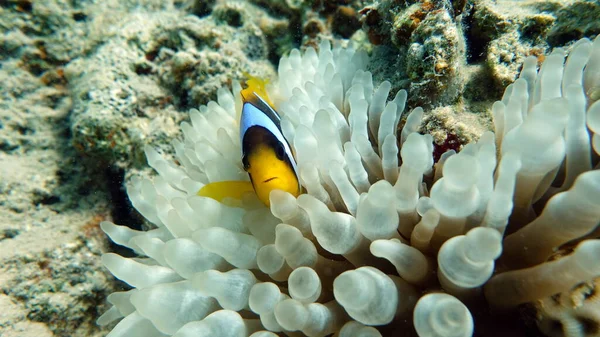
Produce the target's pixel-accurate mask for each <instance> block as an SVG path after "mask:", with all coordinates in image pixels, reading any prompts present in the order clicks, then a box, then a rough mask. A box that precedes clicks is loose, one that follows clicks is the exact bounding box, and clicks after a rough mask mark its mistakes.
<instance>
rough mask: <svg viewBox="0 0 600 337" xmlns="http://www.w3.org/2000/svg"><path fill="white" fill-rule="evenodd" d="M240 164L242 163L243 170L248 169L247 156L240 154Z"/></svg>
mask: <svg viewBox="0 0 600 337" xmlns="http://www.w3.org/2000/svg"><path fill="white" fill-rule="evenodd" d="M242 164H243V165H244V171H248V170H249V169H250V163H249V162H248V156H246V155H243V156H242Z"/></svg>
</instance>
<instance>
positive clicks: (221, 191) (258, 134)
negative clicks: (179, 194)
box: [198, 78, 301, 207]
mask: <svg viewBox="0 0 600 337" xmlns="http://www.w3.org/2000/svg"><path fill="white" fill-rule="evenodd" d="M246 84H247V86H248V87H247V88H246V89H243V90H242V91H241V92H240V93H241V95H242V100H243V106H242V113H241V118H240V141H241V144H242V153H241V155H242V163H243V166H244V170H245V171H246V172H248V175H249V177H250V181H251V184H252V189H253V190H254V192H255V193H256V195H257V197H258V199H259V200H260V201H262V202H263V203H264V204H265V205H266V206H267V207H269V206H270V200H269V195H270V194H271V191H272V190H276V189H278V190H282V191H285V192H288V193H290V194H292V195H293V196H298V195H299V194H300V189H301V188H300V183H299V180H298V173H297V168H296V161H295V159H294V156H293V153H292V150H291V147H290V145H289V143H288V142H287V140H286V139H285V137H284V136H283V133H282V132H281V124H280V120H281V119H280V117H279V114H277V112H276V111H275V109H274V108H273V104H272V103H271V102H270V100H269V97H268V95H267V93H266V91H265V87H264V86H265V82H264V81H261V80H259V79H256V78H250V79H249V80H248V81H247V82H246ZM247 191H248V186H247V184H244V182H217V183H211V184H208V185H206V186H205V187H203V188H202V189H201V190H200V191H199V192H198V195H202V196H208V197H211V198H213V199H217V200H219V201H221V200H220V199H222V198H223V197H227V196H230V197H233V198H239V197H240V196H241V194H242V193H244V192H247Z"/></svg>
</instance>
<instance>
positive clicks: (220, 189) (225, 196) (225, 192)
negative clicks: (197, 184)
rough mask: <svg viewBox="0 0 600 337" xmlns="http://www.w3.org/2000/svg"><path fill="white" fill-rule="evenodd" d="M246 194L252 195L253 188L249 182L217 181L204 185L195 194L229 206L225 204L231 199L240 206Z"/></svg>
mask: <svg viewBox="0 0 600 337" xmlns="http://www.w3.org/2000/svg"><path fill="white" fill-rule="evenodd" d="M246 193H252V194H254V186H252V183H251V182H249V181H217V182H214V183H210V184H206V185H204V187H202V188H201V189H200V191H198V193H196V194H197V195H199V196H201V197H208V198H211V199H214V200H216V201H218V202H222V203H225V204H231V202H227V201H228V200H229V201H231V199H233V201H234V203H235V204H241V201H242V197H243V196H244V194H246Z"/></svg>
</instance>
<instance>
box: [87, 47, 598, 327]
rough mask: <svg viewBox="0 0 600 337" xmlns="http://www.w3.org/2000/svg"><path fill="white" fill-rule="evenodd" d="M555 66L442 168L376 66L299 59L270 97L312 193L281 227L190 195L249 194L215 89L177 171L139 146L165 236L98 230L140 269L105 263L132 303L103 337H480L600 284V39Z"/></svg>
mask: <svg viewBox="0 0 600 337" xmlns="http://www.w3.org/2000/svg"><path fill="white" fill-rule="evenodd" d="M564 61H565V51H563V50H562V49H556V50H555V51H554V52H553V53H552V54H551V55H550V56H548V57H547V59H546V61H545V62H544V63H543V65H542V66H541V69H540V70H539V71H538V70H537V62H536V59H535V58H534V57H532V58H528V59H527V60H526V61H525V64H524V67H523V71H522V72H521V76H520V78H519V79H518V80H517V81H515V83H514V84H512V85H510V86H509V87H508V88H507V90H506V92H505V95H504V97H503V98H502V100H501V101H498V102H496V103H495V104H494V106H493V113H494V125H495V133H492V132H487V133H484V134H483V135H482V136H481V138H480V139H479V141H478V142H477V143H471V144H468V145H466V146H465V147H464V148H463V149H462V150H461V151H460V152H458V153H455V152H454V151H449V152H447V153H445V154H444V155H443V156H442V158H441V159H440V161H439V162H437V163H435V164H434V162H433V157H432V151H433V146H432V137H431V136H429V135H422V134H419V133H418V130H419V126H420V123H421V118H422V116H423V109H421V108H416V109H414V110H412V111H411V112H410V113H409V114H408V117H407V119H406V123H405V126H404V127H403V128H402V129H401V131H398V124H399V121H400V119H401V117H402V115H403V112H404V107H405V102H406V99H407V94H406V92H405V91H399V92H398V93H397V94H396V95H395V96H394V97H393V99H391V100H388V96H389V94H390V88H391V85H390V83H389V82H383V83H381V84H379V85H374V84H373V82H372V77H371V74H370V73H369V72H366V71H364V69H365V66H366V65H367V62H368V57H367V55H366V53H364V52H362V51H355V50H354V49H352V48H341V47H335V48H331V46H330V45H329V44H328V42H323V43H322V44H321V45H320V47H319V51H318V52H316V51H315V50H314V49H312V48H308V49H307V50H306V51H305V52H304V53H300V52H299V51H298V50H294V51H292V52H291V53H290V55H289V56H287V57H283V58H282V59H281V61H280V64H279V80H278V82H277V83H274V84H273V85H272V86H271V87H270V88H269V94H270V96H271V99H272V100H273V102H274V103H275V106H276V108H277V110H278V111H279V112H280V114H281V126H282V130H283V133H284V135H285V137H286V138H287V139H288V141H289V143H290V145H291V146H292V147H293V149H294V152H295V155H296V159H297V165H298V170H299V175H300V180H301V184H302V186H303V188H304V189H305V190H306V193H305V194H301V195H300V196H299V197H298V198H295V197H293V196H291V195H289V194H287V193H285V192H281V191H273V193H271V195H270V209H269V208H266V207H265V206H264V205H263V204H262V203H260V202H258V201H257V199H256V197H254V196H252V195H247V196H245V197H244V198H243V199H242V201H241V202H237V203H235V202H233V201H230V202H224V203H220V202H217V201H215V200H213V199H210V198H206V197H200V196H197V195H196V193H197V192H198V190H199V189H200V188H202V187H203V186H204V185H206V184H208V183H210V182H216V181H223V180H247V179H248V177H247V174H246V173H245V172H244V170H243V166H242V162H241V158H240V141H239V133H238V120H239V113H240V111H241V98H240V95H239V92H240V87H239V85H238V84H234V88H233V94H232V93H231V92H230V91H228V90H227V89H221V90H219V92H218V97H217V101H216V102H209V103H208V104H207V105H206V106H202V107H200V109H199V110H192V111H191V112H190V119H191V123H187V122H184V123H182V125H181V128H182V131H183V136H184V138H183V140H182V141H175V142H174V148H175V153H176V158H177V162H178V164H175V163H173V162H172V161H170V160H167V159H164V158H163V157H162V156H161V155H160V154H159V153H158V152H156V151H155V150H154V149H152V148H149V147H148V148H146V155H147V158H148V163H149V164H150V166H152V167H153V168H154V169H155V170H156V171H157V172H158V175H157V176H156V177H154V178H153V179H132V180H131V182H130V184H129V185H128V186H127V192H128V194H129V197H130V199H131V201H132V203H133V205H134V207H135V208H136V209H137V210H138V211H139V212H140V213H141V214H142V215H143V216H144V217H145V218H146V219H147V220H148V221H149V222H151V223H153V224H154V225H156V228H155V229H152V230H149V231H135V230H132V229H129V228H128V227H125V226H118V225H115V224H112V223H108V222H104V223H103V224H102V225H101V226H102V229H103V230H104V231H105V232H106V233H107V234H108V236H110V238H111V239H112V240H113V241H114V242H116V243H117V244H120V245H123V246H126V247H129V248H131V249H133V250H134V251H135V252H136V253H138V254H139V255H140V257H136V258H125V257H121V256H119V255H116V254H113V253H109V254H106V255H104V256H103V258H102V259H103V263H104V264H105V265H106V267H107V268H108V269H109V270H110V271H111V273H113V274H114V275H115V276H116V277H117V278H119V279H121V280H123V281H125V282H126V283H128V284H129V285H131V286H132V287H133V289H131V290H129V291H125V292H118V293H113V294H112V295H110V296H109V297H108V301H109V302H110V303H111V304H112V305H113V307H112V308H111V309H110V310H109V311H108V312H106V313H105V314H104V315H103V316H102V317H100V318H99V319H98V323H99V324H102V325H104V324H108V323H110V322H112V321H114V320H118V319H121V321H120V322H119V323H118V324H117V325H116V327H115V328H114V329H113V330H112V332H111V333H110V334H109V336H111V337H115V336H128V337H131V336H144V337H146V336H171V335H172V336H178V337H183V336H248V335H252V336H275V333H283V334H286V335H293V336H296V335H300V334H299V333H298V332H296V331H299V332H301V333H302V334H305V335H308V336H326V335H329V334H332V333H335V334H336V335H337V336H357V335H361V336H382V334H385V332H384V331H390V330H389V329H390V327H392V328H391V329H392V330H391V331H394V330H395V329H396V328H394V327H398V326H404V327H405V328H406V324H407V322H414V329H415V330H416V333H417V334H418V335H419V336H422V337H424V336H470V335H472V334H473V330H475V331H476V330H477V329H478V326H477V324H474V320H473V316H472V314H471V312H470V311H469V309H471V310H476V309H477V308H479V307H478V306H480V305H481V303H486V305H489V306H491V307H492V308H494V309H496V310H503V309H511V308H515V307H516V306H518V305H519V304H521V303H525V302H531V301H534V300H537V299H542V298H545V297H548V296H550V295H553V294H556V293H559V292H563V291H568V290H570V289H571V288H572V287H574V286H575V285H577V284H579V283H582V282H586V281H590V280H591V279H593V278H594V277H598V276H600V264H599V263H598V257H599V256H600V240H597V239H594V238H590V237H586V235H588V234H589V233H590V232H593V231H594V230H595V228H596V227H597V225H598V223H599V222H600V170H598V167H597V166H596V167H595V168H594V165H598V163H597V162H598V157H597V155H598V154H600V140H599V139H600V103H598V102H594V101H595V100H597V99H598V92H599V90H600V38H596V39H595V41H594V42H593V43H592V42H591V41H589V40H587V39H582V40H580V41H579V42H577V43H576V44H575V45H574V46H573V48H572V50H571V52H570V55H569V57H568V58H567V59H566V63H565V62H564ZM586 123H587V125H586ZM588 128H589V130H591V132H592V134H593V135H592V136H591V137H590V135H589V134H588V132H589V131H588ZM592 139H593V141H592ZM594 151H595V154H594ZM577 240H579V241H581V243H579V244H578V245H577V246H576V248H575V251H574V253H573V254H571V255H567V256H565V257H563V258H560V259H557V260H554V261H547V260H548V257H549V256H550V255H551V254H552V253H553V251H555V250H556V249H557V248H559V247H561V246H562V245H563V244H564V243H567V242H569V243H570V244H573V243H577ZM484 311H486V310H484ZM473 313H474V314H475V312H473ZM386 326H387V327H386ZM374 327H376V328H374ZM386 329H388V330H386ZM409 329H410V328H409ZM267 330H268V331H270V332H267ZM404 331H405V332H406V333H408V334H414V333H415V332H414V331H413V332H410V331H411V330H404ZM564 333H565V334H567V335H568V334H569V331H565V332H564ZM572 336H575V335H572ZM577 336H579V335H577Z"/></svg>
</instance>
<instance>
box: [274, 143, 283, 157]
mask: <svg viewBox="0 0 600 337" xmlns="http://www.w3.org/2000/svg"><path fill="white" fill-rule="evenodd" d="M275 156H277V159H279V160H283V158H284V157H285V149H284V148H283V144H281V142H277V144H276V145H275Z"/></svg>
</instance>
